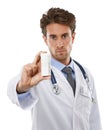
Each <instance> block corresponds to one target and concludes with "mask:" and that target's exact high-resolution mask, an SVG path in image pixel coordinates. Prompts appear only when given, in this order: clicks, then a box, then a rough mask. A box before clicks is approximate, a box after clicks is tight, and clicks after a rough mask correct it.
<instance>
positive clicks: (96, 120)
mask: <svg viewBox="0 0 111 130" xmlns="http://www.w3.org/2000/svg"><path fill="white" fill-rule="evenodd" d="M88 73H89V86H90V87H91V90H92V107H91V113H90V130H102V128H101V121H100V113H99V107H98V101H97V95H96V89H95V85H94V78H93V77H92V75H91V73H90V72H89V70H88Z"/></svg>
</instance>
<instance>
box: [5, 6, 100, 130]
mask: <svg viewBox="0 0 111 130" xmlns="http://www.w3.org/2000/svg"><path fill="white" fill-rule="evenodd" d="M40 26H41V29H42V33H43V39H44V41H45V43H46V45H47V46H48V48H49V51H50V54H51V70H52V72H53V77H52V75H51V76H42V75H41V57H40V55H41V53H43V52H39V53H38V54H37V55H36V56H35V59H34V61H33V62H32V63H30V64H27V65H24V67H23V69H22V72H21V73H20V75H18V76H16V77H15V78H13V79H12V80H11V81H10V82H9V85H8V96H9V98H10V99H11V100H12V102H13V103H15V104H17V105H18V106H20V107H21V108H22V109H30V110H31V113H32V130H101V123H100V114H99V109H98V103H97V97H96V91H95V86H94V81H93V78H92V76H91V74H90V72H89V70H88V69H86V68H84V70H85V73H86V75H87V79H85V78H84V75H83V74H82V71H81V69H80V67H79V66H78V65H77V64H76V63H75V62H74V61H73V60H72V58H71V56H70V53H71V50H72V46H73V43H74V38H75V27H76V19H75V16H74V14H72V13H70V12H68V11H67V10H64V9H60V8H50V9H49V10H48V11H47V13H46V14H43V16H42V18H41V20H40ZM65 66H67V67H70V68H71V69H72V70H73V71H72V76H73V78H74V81H76V86H75V87H76V88H75V93H74V91H73V89H72V87H71V85H70V84H69V82H68V81H67V79H66V78H67V75H66V74H65V73H63V72H62V71H61V70H62V69H63V68H64V67H65ZM52 78H53V79H54V81H55V80H56V85H57V86H56V87H57V88H55V90H54V83H53V81H52Z"/></svg>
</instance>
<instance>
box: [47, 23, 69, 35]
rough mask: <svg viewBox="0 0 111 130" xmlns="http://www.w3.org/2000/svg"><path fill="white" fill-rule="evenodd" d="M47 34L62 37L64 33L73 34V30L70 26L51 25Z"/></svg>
mask: <svg viewBox="0 0 111 130" xmlns="http://www.w3.org/2000/svg"><path fill="white" fill-rule="evenodd" d="M46 32H47V35H50V34H53V35H62V34H64V33H71V29H70V27H69V26H66V25H62V24H57V23H51V24H49V25H47V27H46Z"/></svg>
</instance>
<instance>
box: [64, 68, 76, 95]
mask: <svg viewBox="0 0 111 130" xmlns="http://www.w3.org/2000/svg"><path fill="white" fill-rule="evenodd" d="M62 72H64V73H65V74H66V75H67V80H68V82H69V84H70V85H71V87H72V89H73V93H74V95H75V91H76V81H75V78H73V76H72V73H73V70H72V68H71V67H64V68H63V69H62Z"/></svg>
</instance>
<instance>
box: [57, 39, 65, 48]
mask: <svg viewBox="0 0 111 130" xmlns="http://www.w3.org/2000/svg"><path fill="white" fill-rule="evenodd" d="M63 45H64V44H63V41H62V40H59V41H58V42H57V47H58V48H61V47H63Z"/></svg>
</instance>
